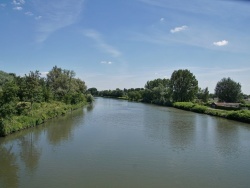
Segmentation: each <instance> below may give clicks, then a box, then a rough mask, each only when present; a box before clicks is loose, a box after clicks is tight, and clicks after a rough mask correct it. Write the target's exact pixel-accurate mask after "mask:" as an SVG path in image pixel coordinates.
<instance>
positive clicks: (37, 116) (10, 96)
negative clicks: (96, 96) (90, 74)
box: [0, 66, 93, 135]
mask: <svg viewBox="0 0 250 188" xmlns="http://www.w3.org/2000/svg"><path fill="white" fill-rule="evenodd" d="M1 75H2V74H1V72H0V77H1ZM5 76H6V75H5ZM74 76H75V73H74V72H73V71H69V70H64V69H61V68H58V67H56V66H55V67H54V68H53V69H52V70H51V71H50V72H49V73H48V76H47V78H41V77H40V73H39V71H35V72H32V71H31V72H30V73H29V74H28V75H25V76H24V77H20V76H18V77H16V76H14V75H12V77H13V79H10V80H9V81H8V80H7V81H6V80H5V81H4V82H1V84H2V83H3V85H1V86H2V88H1V90H0V135H7V134H10V133H12V132H15V131H17V130H21V129H24V128H27V127H31V126H35V125H38V124H41V123H43V122H44V121H45V120H47V119H50V118H53V117H56V116H59V115H63V114H65V113H67V112H68V111H70V110H73V109H76V108H79V107H81V106H82V105H83V104H86V103H87V100H88V101H89V102H91V101H93V98H91V97H92V96H86V85H85V82H84V81H82V80H80V79H79V78H77V79H76V78H74ZM1 81H2V80H1ZM53 99H54V100H57V101H58V102H56V101H54V100H53ZM44 102H47V103H44Z"/></svg>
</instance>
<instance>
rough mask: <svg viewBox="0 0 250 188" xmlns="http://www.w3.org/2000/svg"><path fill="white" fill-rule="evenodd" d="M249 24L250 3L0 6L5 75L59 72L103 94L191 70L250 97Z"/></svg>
mask: <svg viewBox="0 0 250 188" xmlns="http://www.w3.org/2000/svg"><path fill="white" fill-rule="evenodd" d="M249 20H250V3H249V1H233V0H190V1H185V0H175V1H173V0H126V1H125V0H103V1H101V0H0V70H3V71H6V72H14V73H16V74H17V75H24V74H26V73H29V71H35V70H39V71H40V72H41V73H43V74H46V72H48V71H49V70H51V69H52V67H53V66H55V65H57V66H58V67H61V68H63V69H70V70H74V71H75V72H76V77H79V78H81V79H83V80H84V81H85V82H86V84H87V86H88V87H96V88H97V89H98V90H103V89H115V88H121V89H123V88H136V87H144V85H145V83H146V82H147V81H148V80H153V79H156V78H170V77H171V74H172V72H173V71H174V70H178V69H189V70H190V71H191V72H192V73H193V74H194V75H195V76H196V78H197V80H198V81H199V87H201V88H205V87H208V88H209V90H210V92H212V93H213V92H214V88H215V86H216V83H217V82H218V81H219V80H221V79H222V78H224V77H230V78H231V79H233V80H235V81H237V82H239V83H241V85H242V91H243V92H244V93H246V94H250V34H249V33H250V21H249Z"/></svg>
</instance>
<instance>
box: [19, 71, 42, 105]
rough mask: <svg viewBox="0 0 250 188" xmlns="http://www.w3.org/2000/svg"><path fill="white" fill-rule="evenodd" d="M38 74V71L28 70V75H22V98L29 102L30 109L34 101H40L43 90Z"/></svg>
mask: <svg viewBox="0 0 250 188" xmlns="http://www.w3.org/2000/svg"><path fill="white" fill-rule="evenodd" d="M40 75H41V74H40V73H39V71H35V72H32V71H30V73H29V74H28V75H26V74H25V76H24V81H25V85H24V88H23V92H24V100H25V101H27V102H30V103H31V109H32V107H33V103H34V102H41V101H42V94H43V92H42V87H41V85H40Z"/></svg>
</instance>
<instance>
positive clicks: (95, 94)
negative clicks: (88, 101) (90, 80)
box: [88, 87, 98, 96]
mask: <svg viewBox="0 0 250 188" xmlns="http://www.w3.org/2000/svg"><path fill="white" fill-rule="evenodd" d="M88 92H89V93H90V94H91V95H92V96H97V95H98V90H97V89H96V88H95V87H92V88H89V89H88Z"/></svg>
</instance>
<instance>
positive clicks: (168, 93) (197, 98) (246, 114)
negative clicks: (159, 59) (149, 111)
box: [88, 69, 250, 123]
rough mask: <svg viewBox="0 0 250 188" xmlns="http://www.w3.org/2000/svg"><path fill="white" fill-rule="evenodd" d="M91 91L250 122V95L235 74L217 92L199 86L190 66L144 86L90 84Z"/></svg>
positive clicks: (220, 83)
mask: <svg viewBox="0 0 250 188" xmlns="http://www.w3.org/2000/svg"><path fill="white" fill-rule="evenodd" d="M88 91H89V92H90V93H91V94H92V95H94V96H100V97H113V98H119V99H126V100H131V101H138V102H145V103H152V104H157V105H162V106H173V107H175V108H179V109H183V110H188V111H193V112H198V113H204V114H208V115H213V116H218V117H223V118H228V119H232V120H236V121H242V122H247V123H250V111H249V110H248V109H249V108H250V102H249V97H250V96H248V95H246V94H243V93H242V92H241V85H240V83H237V82H235V81H234V80H232V79H231V78H223V79H221V80H220V81H218V83H217V85H216V87H215V90H214V94H211V93H209V91H208V88H207V87H206V88H204V89H201V88H199V87H198V81H197V80H196V78H195V76H194V75H193V74H192V73H191V72H190V71H189V70H186V69H185V70H182V69H180V70H176V71H174V72H173V73H172V75H171V78H170V79H166V78H164V79H160V78H159V79H155V80H151V81H148V82H147V83H146V84H145V87H144V88H131V89H126V88H124V89H123V90H122V89H119V88H117V89H115V90H104V91H98V90H97V89H96V88H89V89H88ZM213 104H215V105H213ZM216 104H218V105H216ZM219 104H220V105H219Z"/></svg>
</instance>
